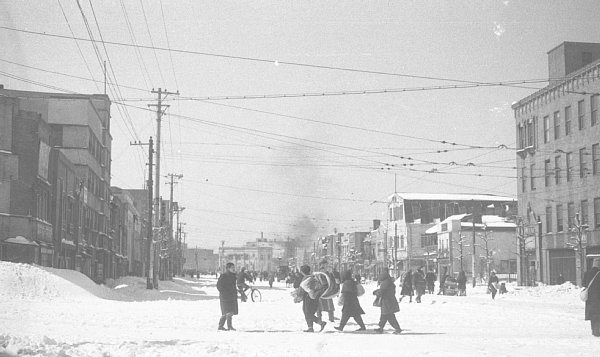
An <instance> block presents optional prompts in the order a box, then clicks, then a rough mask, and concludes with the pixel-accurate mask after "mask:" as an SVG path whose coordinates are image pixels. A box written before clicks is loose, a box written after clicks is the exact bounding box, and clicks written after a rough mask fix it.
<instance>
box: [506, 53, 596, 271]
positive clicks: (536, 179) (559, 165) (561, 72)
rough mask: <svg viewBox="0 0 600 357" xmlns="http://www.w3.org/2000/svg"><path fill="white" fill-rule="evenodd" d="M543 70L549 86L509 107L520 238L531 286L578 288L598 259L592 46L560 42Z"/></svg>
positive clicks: (594, 97) (594, 94)
mask: <svg viewBox="0 0 600 357" xmlns="http://www.w3.org/2000/svg"><path fill="white" fill-rule="evenodd" d="M548 68H549V77H550V78H549V83H550V84H549V85H548V86H547V87H545V88H543V89H541V90H539V91H537V92H535V93H533V94H531V95H529V96H527V97H526V98H523V99H521V100H520V101H519V102H517V103H515V104H514V105H513V106H512V108H513V110H514V115H515V121H516V134H517V145H518V148H517V149H518V150H517V169H518V172H517V177H518V199H519V212H520V214H521V215H522V217H521V221H520V231H521V234H520V236H521V239H522V241H523V242H522V244H523V245H526V246H529V247H531V248H532V250H533V252H534V255H535V261H536V268H537V269H536V279H537V280H538V281H543V282H545V283H554V282H556V279H557V277H558V276H559V274H562V275H563V277H564V278H565V279H566V280H570V281H572V282H576V283H580V281H581V272H582V271H584V270H586V267H589V266H590V264H591V262H590V259H587V260H586V259H585V256H586V255H589V254H599V253H600V116H599V114H598V107H599V106H600V43H580V42H563V43H562V44H560V45H559V46H557V47H555V48H553V49H552V50H550V51H549V52H548ZM581 267H583V269H581ZM578 272H579V274H578Z"/></svg>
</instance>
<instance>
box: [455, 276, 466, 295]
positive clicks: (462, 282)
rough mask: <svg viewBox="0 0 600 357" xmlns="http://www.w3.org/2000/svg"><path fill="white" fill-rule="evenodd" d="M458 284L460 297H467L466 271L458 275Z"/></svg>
mask: <svg viewBox="0 0 600 357" xmlns="http://www.w3.org/2000/svg"><path fill="white" fill-rule="evenodd" d="M456 282H457V283H458V296H467V275H466V274H465V271H464V270H461V271H460V273H458V278H457V279H456Z"/></svg>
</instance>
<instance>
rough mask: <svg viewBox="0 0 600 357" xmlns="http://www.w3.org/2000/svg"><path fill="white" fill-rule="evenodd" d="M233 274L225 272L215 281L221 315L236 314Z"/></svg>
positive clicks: (236, 304) (234, 277)
mask: <svg viewBox="0 0 600 357" xmlns="http://www.w3.org/2000/svg"><path fill="white" fill-rule="evenodd" d="M236 280H237V279H236V276H235V273H232V272H230V271H227V272H225V273H223V274H221V276H220V277H219V280H217V290H219V301H220V302H221V315H226V314H233V315H237V314H238V301H237V288H236V284H235V283H236Z"/></svg>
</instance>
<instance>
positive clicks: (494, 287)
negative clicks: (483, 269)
mask: <svg viewBox="0 0 600 357" xmlns="http://www.w3.org/2000/svg"><path fill="white" fill-rule="evenodd" d="M488 289H490V291H491V292H492V300H494V299H495V298H496V293H497V292H498V277H497V276H496V273H495V272H492V273H491V274H490V281H489V282H488Z"/></svg>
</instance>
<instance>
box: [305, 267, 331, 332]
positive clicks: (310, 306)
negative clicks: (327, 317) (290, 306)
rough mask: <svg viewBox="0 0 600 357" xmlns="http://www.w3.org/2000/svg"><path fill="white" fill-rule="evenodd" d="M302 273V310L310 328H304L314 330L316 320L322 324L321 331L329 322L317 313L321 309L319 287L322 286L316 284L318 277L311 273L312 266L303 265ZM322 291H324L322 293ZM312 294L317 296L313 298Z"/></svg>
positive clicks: (309, 330)
mask: <svg viewBox="0 0 600 357" xmlns="http://www.w3.org/2000/svg"><path fill="white" fill-rule="evenodd" d="M300 273H301V274H302V276H303V278H302V283H300V287H301V288H302V289H301V290H304V292H303V295H302V312H304V319H305V320H306V325H307V326H308V329H306V330H304V332H314V329H313V323H315V322H316V323H317V324H319V325H320V326H321V331H323V329H324V328H325V325H326V324H327V323H326V322H325V321H323V320H321V318H320V317H318V316H316V315H315V314H316V313H317V310H318V309H319V295H320V294H319V291H317V289H322V288H321V287H318V286H316V284H317V279H316V278H315V277H314V276H312V275H311V274H310V266H308V265H303V266H301V267H300ZM322 292H323V291H321V292H320V293H322ZM311 295H313V296H315V297H316V298H314V299H313V298H311Z"/></svg>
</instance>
